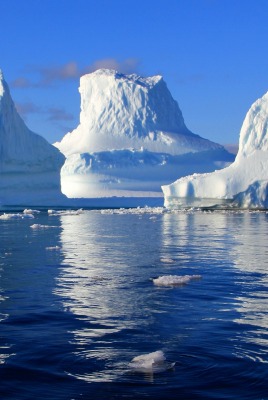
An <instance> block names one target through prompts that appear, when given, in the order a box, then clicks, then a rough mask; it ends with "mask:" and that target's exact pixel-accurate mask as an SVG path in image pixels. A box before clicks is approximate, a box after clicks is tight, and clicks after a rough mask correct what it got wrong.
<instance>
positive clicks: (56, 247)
mask: <svg viewBox="0 0 268 400" xmlns="http://www.w3.org/2000/svg"><path fill="white" fill-rule="evenodd" d="M46 250H60V246H50V247H46Z"/></svg>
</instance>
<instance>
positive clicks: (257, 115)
mask: <svg viewBox="0 0 268 400" xmlns="http://www.w3.org/2000/svg"><path fill="white" fill-rule="evenodd" d="M162 189H163V192H164V197H165V206H166V207H180V206H191V205H192V206H221V205H222V206H226V205H228V206H230V207H241V208H268V92H267V93H266V94H265V95H264V96H263V97H262V98H260V99H258V100H257V101H256V102H255V103H254V104H253V105H252V106H251V108H250V109H249V111H248V113H247V115H246V117H245V120H244V122H243V125H242V128H241V131H240V138H239V151H238V154H237V156H236V159H235V161H234V163H233V164H231V165H230V166H229V167H227V168H224V169H222V170H219V171H215V172H213V173H207V174H193V175H191V176H186V177H183V178H180V179H178V180H177V181H176V182H174V183H172V184H171V185H166V186H163V188H162Z"/></svg>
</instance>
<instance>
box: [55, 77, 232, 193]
mask: <svg viewBox="0 0 268 400" xmlns="http://www.w3.org/2000/svg"><path fill="white" fill-rule="evenodd" d="M79 91H80V94H81V113H80V124H79V125H78V127H77V128H76V129H75V130H74V131H72V132H69V133H67V134H66V135H65V136H64V137H63V139H62V140H61V142H57V143H55V146H56V147H58V148H59V149H60V151H61V152H62V153H63V154H64V155H65V156H66V157H67V159H66V162H65V164H64V166H63V168H62V170H61V179H62V191H63V193H65V194H66V195H67V196H68V197H86V198H94V197H111V196H119V197H120V196H130V197H131V196H137V197H139V196H143V197H146V196H148V197H149V196H162V195H163V194H162V191H161V185H163V184H165V183H169V182H172V181H173V180H174V179H176V178H177V177H178V176H183V175H185V174H191V173H193V172H195V171H198V172H208V171H213V170H214V169H215V168H217V167H218V168H223V167H224V166H226V164H227V163H230V162H232V161H233V159H234V157H233V156H232V155H230V154H229V153H228V152H227V151H226V150H225V149H224V148H223V147H222V146H220V145H218V144H216V143H213V142H210V141H209V140H206V139H203V138H201V137H200V136H198V135H196V134H194V133H192V132H191V131H190V130H189V129H188V128H187V127H186V125H185V123H184V119H183V116H182V112H181V110H180V108H179V106H178V104H177V102H176V101H175V100H174V99H173V98H172V95H171V94H170V92H169V90H168V88H167V85H166V83H165V82H164V80H163V78H162V77H161V76H153V77H147V78H143V77H140V76H139V75H136V74H132V75H124V74H120V73H118V72H116V71H113V70H104V69H101V70H97V71H95V72H93V73H91V74H87V75H84V76H82V77H81V80H80V88H79Z"/></svg>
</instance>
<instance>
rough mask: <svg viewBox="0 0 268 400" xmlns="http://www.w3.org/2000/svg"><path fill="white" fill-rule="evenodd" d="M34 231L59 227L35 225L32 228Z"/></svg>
mask: <svg viewBox="0 0 268 400" xmlns="http://www.w3.org/2000/svg"><path fill="white" fill-rule="evenodd" d="M30 228H32V229H48V228H58V227H57V226H53V225H41V224H33V225H31V226H30Z"/></svg>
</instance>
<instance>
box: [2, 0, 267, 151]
mask: <svg viewBox="0 0 268 400" xmlns="http://www.w3.org/2000/svg"><path fill="white" fill-rule="evenodd" d="M0 12H1V23H0V37H1V41H0V50H1V52H0V54H1V63H0V68H1V69H2V71H3V73H4V76H5V79H6V81H7V83H8V84H9V86H10V90H11V94H12V97H13V99H14V101H15V103H16V105H17V108H18V109H19V111H20V113H21V115H22V117H23V119H24V120H25V122H26V124H27V125H28V127H29V128H30V129H32V130H33V131H35V132H37V133H39V134H41V135H42V136H44V137H45V138H46V139H47V140H48V141H49V142H54V141H56V140H60V139H61V138H62V137H63V135H64V134H65V133H67V132H68V131H69V130H72V129H74V128H75V127H76V126H77V125H78V121H79V112H80V96H79V93H78V87H79V76H80V75H81V74H83V73H85V72H87V71H92V70H94V68H97V67H113V68H115V69H117V70H119V71H121V72H136V73H139V74H140V75H143V76H150V75H155V74H161V75H162V76H163V77H164V80H165V81H166V83H167V85H168V88H169V90H170V91H171V93H172V95H173V97H174V98H175V99H176V100H177V101H178V104H179V106H180V108H181V110H182V113H183V116H184V119H185V122H186V125H187V126H188V128H189V129H190V130H192V131H193V132H194V133H197V134H199V135H201V136H203V137H205V138H208V139H210V140H213V141H216V142H218V143H222V144H226V143H237V142H238V137H239V131H240V128H241V124H242V122H243V119H244V117H245V114H246V112H247V111H248V109H249V107H250V106H251V104H252V103H253V102H254V101H255V100H256V99H257V98H259V97H261V96H262V95H263V94H264V93H265V92H266V91H268V52H267V48H268V23H267V21H268V1H267V0H135V1H134V0H96V1H95V0H0Z"/></svg>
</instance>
